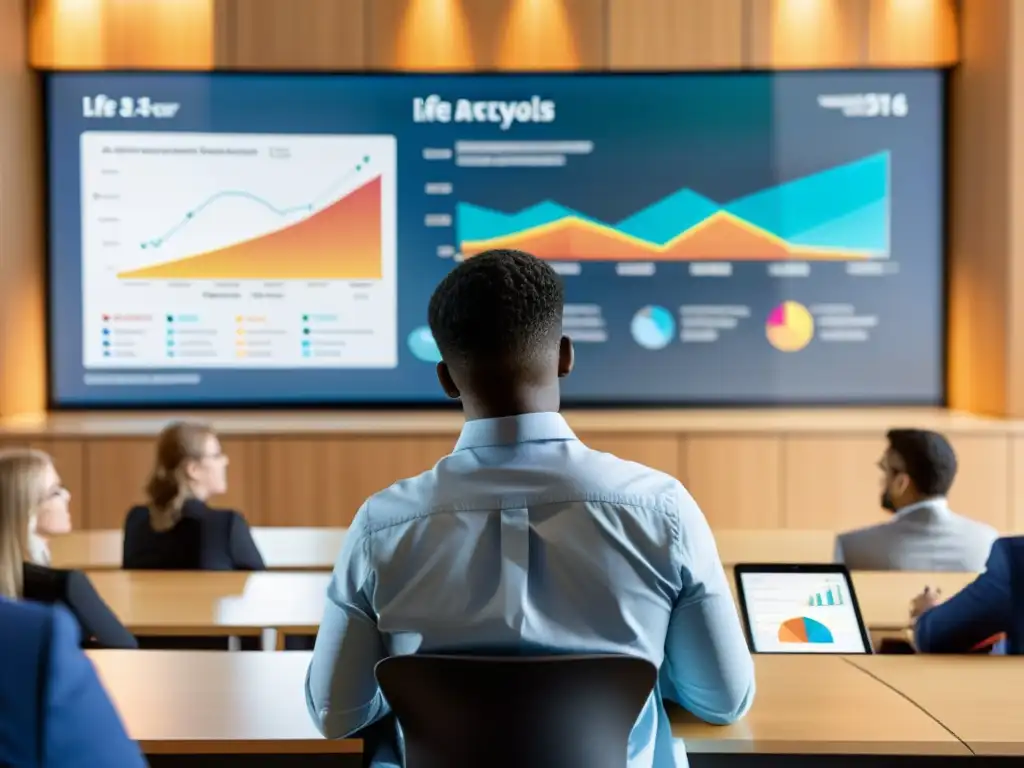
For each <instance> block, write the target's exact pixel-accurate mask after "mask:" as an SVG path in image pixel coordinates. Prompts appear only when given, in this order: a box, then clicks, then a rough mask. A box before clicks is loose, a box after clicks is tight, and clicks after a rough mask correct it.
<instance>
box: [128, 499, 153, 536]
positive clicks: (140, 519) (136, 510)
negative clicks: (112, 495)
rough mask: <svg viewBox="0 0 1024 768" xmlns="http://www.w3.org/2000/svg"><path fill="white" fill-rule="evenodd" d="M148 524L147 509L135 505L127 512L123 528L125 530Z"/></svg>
mask: <svg viewBox="0 0 1024 768" xmlns="http://www.w3.org/2000/svg"><path fill="white" fill-rule="evenodd" d="M143 523H145V524H147V525H148V524H149V507H147V506H146V505H145V504H136V505H135V506H134V507H132V508H131V509H129V510H128V514H127V515H125V516H124V527H125V529H126V530H127V529H128V528H130V527H133V526H137V525H140V524H143Z"/></svg>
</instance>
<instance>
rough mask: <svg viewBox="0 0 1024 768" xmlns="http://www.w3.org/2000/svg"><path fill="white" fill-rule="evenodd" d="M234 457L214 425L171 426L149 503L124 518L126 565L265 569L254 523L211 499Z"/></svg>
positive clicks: (219, 490)
mask: <svg viewBox="0 0 1024 768" xmlns="http://www.w3.org/2000/svg"><path fill="white" fill-rule="evenodd" d="M227 466H228V457H227V456H225V455H224V453H223V451H222V450H221V446H220V441H218V440H217V435H216V434H215V433H214V431H213V430H212V429H210V428H209V427H207V426H204V425H202V424H189V423H176V424H171V425H170V426H168V427H167V428H166V429H164V431H163V432H162V433H160V439H159V441H158V443H157V455H156V466H155V467H154V469H153V475H152V477H150V479H149V483H148V484H147V486H146V494H147V496H149V503H148V504H147V505H146V506H138V507H134V508H133V509H132V510H131V511H129V512H128V517H127V518H126V519H125V522H124V552H123V555H122V564H123V566H124V567H125V568H131V569H147V568H148V569H153V570H165V571H167V570H193V571H196V570H198V571H261V570H263V568H264V565H263V558H262V557H261V556H260V552H259V550H258V549H257V548H256V543H255V542H254V541H253V539H252V533H251V532H250V531H249V526H248V525H247V524H246V522H245V518H243V517H242V516H241V515H240V514H239V513H238V512H234V511H231V510H220V509H212V508H210V507H209V506H207V504H206V501H207V499H209V498H210V497H211V496H215V495H217V494H221V493H224V492H225V491H226V490H227Z"/></svg>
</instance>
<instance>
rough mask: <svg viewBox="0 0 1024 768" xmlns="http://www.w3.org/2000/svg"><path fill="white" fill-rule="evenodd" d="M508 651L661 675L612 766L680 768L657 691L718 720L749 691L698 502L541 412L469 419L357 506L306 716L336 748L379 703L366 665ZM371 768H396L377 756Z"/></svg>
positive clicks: (682, 760) (330, 597)
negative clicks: (406, 473)
mask: <svg viewBox="0 0 1024 768" xmlns="http://www.w3.org/2000/svg"><path fill="white" fill-rule="evenodd" d="M510 647H516V648H521V649H524V650H526V651H528V652H538V653H543V652H545V651H547V652H577V653H625V654H632V655H636V656H642V657H644V658H646V659H650V660H651V661H652V662H654V663H655V664H657V665H658V666H659V667H660V670H661V672H660V675H659V678H660V679H659V684H658V687H657V688H656V689H655V691H654V693H653V694H652V696H651V698H650V700H649V701H648V702H647V704H646V705H645V707H644V710H643V712H642V714H641V716H640V718H639V719H638V721H637V723H636V725H635V726H634V728H633V731H632V734H631V735H630V743H629V763H628V768H671V767H674V766H685V765H686V754H685V749H684V747H683V745H682V743H681V740H676V741H673V739H672V732H671V728H670V725H669V721H668V717H667V715H666V713H665V707H664V705H663V704H662V697H665V698H668V699H672V700H674V701H677V702H679V703H680V704H682V705H683V706H684V707H685V708H686V709H688V710H689V711H690V712H692V713H693V714H695V715H697V716H698V717H700V718H702V719H704V720H706V721H708V722H711V723H722V724H725V723H729V722H732V721H734V720H736V719H738V718H740V717H741V716H743V714H745V713H746V712H747V710H748V709H749V708H750V705H751V703H752V701H753V698H754V668H753V662H752V659H751V656H750V652H749V651H748V649H747V644H746V641H745V639H744V636H743V631H742V628H741V627H740V622H739V618H738V616H737V613H736V608H735V605H734V603H733V599H732V597H731V594H730V591H729V585H728V582H727V580H726V577H725V572H724V570H723V568H722V563H721V560H720V559H719V557H718V551H717V549H716V547H715V541H714V537H713V536H712V534H711V530H710V528H709V526H708V523H707V521H706V520H705V518H704V515H703V514H702V513H701V511H700V508H699V507H698V506H697V504H696V503H695V502H694V500H693V498H692V497H691V496H690V494H689V493H687V491H686V489H685V488H683V486H682V484H681V483H680V482H679V481H678V480H676V479H675V478H673V477H670V476H669V475H666V474H664V473H662V472H658V471H656V470H653V469H650V468H648V467H645V466H643V465H641V464H635V463H633V462H630V461H624V460H622V459H619V458H616V457H615V456H612V455H610V454H607V453H601V452H599V451H594V450H591V449H589V448H587V447H586V446H585V445H584V444H583V443H581V442H580V441H579V440H578V439H577V438H576V436H575V435H574V434H573V432H572V430H571V429H570V428H569V425H568V424H566V422H565V420H564V419H563V418H562V417H561V416H560V415H558V414H557V413H532V414H527V415H524V416H516V417H509V418H503V419H486V420H480V421H470V422H467V423H466V425H465V427H464V428H463V430H462V434H461V436H460V437H459V440H458V442H457V443H456V445H455V450H454V452H453V453H452V454H451V455H449V456H446V457H445V458H443V459H441V460H440V461H439V462H438V463H437V465H436V466H435V467H434V468H433V469H431V470H429V471H427V472H424V473H423V474H422V475H419V476H418V477H413V478H410V479H407V480H402V481H400V482H398V483H395V484H394V485H392V486H391V487H390V488H388V489H387V490H384V491H381V492H380V493H377V494H375V495H374V496H371V497H370V498H369V499H368V500H367V501H366V502H365V503H364V504H363V506H362V507H361V508H360V509H359V511H358V513H357V514H356V516H355V519H354V520H353V522H352V526H351V527H350V528H349V532H348V535H347V536H346V538H345V543H344V545H343V549H342V552H341V554H340V556H339V558H338V562H337V564H336V566H335V569H334V575H333V577H332V579H331V583H330V587H329V588H328V593H327V607H326V609H325V614H324V618H323V622H322V623H321V625H320V631H319V633H318V635H317V638H316V648H315V651H314V653H313V660H312V662H311V664H310V667H309V672H308V674H307V677H306V702H307V706H308V707H309V712H310V714H311V716H312V717H313V719H314V721H315V722H316V724H317V726H318V727H319V728H320V730H321V732H322V733H323V734H324V735H325V736H327V737H328V738H341V737H344V736H347V735H349V734H351V733H353V732H355V731H357V730H359V729H360V728H363V727H364V726H366V725H368V724H370V723H372V722H373V721H375V720H377V719H378V718H380V717H381V716H382V715H384V714H386V713H387V711H388V708H387V703H386V702H385V701H384V698H383V696H382V695H381V692H380V689H379V688H378V687H377V683H376V680H375V679H374V674H373V668H374V665H375V664H376V663H377V662H378V661H379V660H380V659H382V658H384V657H386V656H389V655H397V654H411V653H417V652H423V653H429V652H432V651H457V650H459V649H467V648H472V649H474V650H477V649H487V648H495V649H505V650H507V649H509V648H510ZM374 765H375V766H385V765H387V766H390V765H400V762H398V761H397V759H396V758H395V756H394V755H384V754H381V753H378V754H377V755H376V756H375V763H374Z"/></svg>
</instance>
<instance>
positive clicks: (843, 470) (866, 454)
mask: <svg viewBox="0 0 1024 768" xmlns="http://www.w3.org/2000/svg"><path fill="white" fill-rule="evenodd" d="M884 451H885V433H884V432H880V433H879V434H878V435H876V436H874V437H861V436H850V435H825V436H817V435H815V436H809V435H793V436H790V437H789V438H788V439H787V440H786V445H785V461H784V468H783V480H782V483H783V498H784V499H785V512H784V515H783V523H782V525H783V526H784V527H787V528H825V529H828V530H837V531H842V530H848V529H850V528H860V527H861V526H865V525H872V524H874V523H880V522H882V521H883V520H884V519H885V515H884V513H883V512H882V510H881V508H880V505H879V497H880V494H881V492H882V487H881V479H880V473H879V471H878V468H877V467H876V466H875V465H876V463H877V462H878V460H879V459H880V458H881V457H882V453H883V452H884Z"/></svg>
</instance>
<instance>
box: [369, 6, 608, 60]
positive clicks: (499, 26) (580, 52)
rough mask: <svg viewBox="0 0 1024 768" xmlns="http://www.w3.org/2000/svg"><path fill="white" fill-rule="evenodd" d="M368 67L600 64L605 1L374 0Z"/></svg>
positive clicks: (370, 15) (603, 43)
mask: <svg viewBox="0 0 1024 768" xmlns="http://www.w3.org/2000/svg"><path fill="white" fill-rule="evenodd" d="M368 16H369V41H370V42H369V47H370V56H369V59H370V63H371V66H373V67H374V68H378V69H399V70H428V71H429V70H444V71H461V70H493V69H504V70H573V69H597V68H601V67H603V66H604V64H605V35H606V22H607V18H606V16H605V13H604V0H552V1H551V2H546V3H537V2H533V1H532V0H434V1H433V2H428V0H373V2H372V3H371V4H369V6H368Z"/></svg>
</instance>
